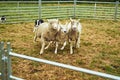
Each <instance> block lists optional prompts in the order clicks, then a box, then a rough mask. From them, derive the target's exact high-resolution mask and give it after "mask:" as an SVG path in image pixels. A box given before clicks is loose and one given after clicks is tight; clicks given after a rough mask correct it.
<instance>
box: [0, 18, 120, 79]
mask: <svg viewBox="0 0 120 80" xmlns="http://www.w3.org/2000/svg"><path fill="white" fill-rule="evenodd" d="M61 22H62V23H64V22H65V20H61ZM80 22H81V24H82V34H81V43H80V48H79V49H75V50H74V54H72V55H71V54H70V51H69V44H67V46H66V47H65V49H64V50H63V51H61V50H60V47H59V50H58V54H54V48H55V47H54V45H52V46H51V47H50V48H49V49H47V50H45V52H44V54H42V55H40V54H39V51H40V48H41V45H40V41H39V39H37V42H36V43H34V42H33V37H34V33H33V32H32V31H33V26H34V23H19V24H0V41H4V42H5V43H6V42H11V47H12V49H13V52H15V53H18V54H24V55H28V56H32V57H36V58H41V59H47V60H51V61H56V62H60V63H65V64H69V65H73V66H77V67H81V68H87V69H91V70H95V71H100V72H105V73H108V74H113V75H117V76H120V22H118V21H116V22H115V21H106V20H81V21H80ZM12 74H13V75H14V76H17V77H20V78H23V79H26V80H109V79H106V78H102V77H98V76H93V75H89V74H85V73H82V72H77V71H73V70H69V69H64V68H60V67H55V66H52V65H48V64H44V63H38V62H34V61H29V60H25V59H20V58H16V57H12Z"/></svg>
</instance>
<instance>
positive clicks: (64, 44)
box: [61, 41, 66, 50]
mask: <svg viewBox="0 0 120 80" xmlns="http://www.w3.org/2000/svg"><path fill="white" fill-rule="evenodd" d="M65 46H66V41H65V42H64V43H63V46H62V47H61V50H63V49H64V48H65Z"/></svg>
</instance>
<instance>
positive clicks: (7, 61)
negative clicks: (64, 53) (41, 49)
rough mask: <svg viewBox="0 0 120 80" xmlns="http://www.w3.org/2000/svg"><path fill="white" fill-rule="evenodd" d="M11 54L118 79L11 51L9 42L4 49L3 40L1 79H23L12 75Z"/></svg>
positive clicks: (0, 58)
mask: <svg viewBox="0 0 120 80" xmlns="http://www.w3.org/2000/svg"><path fill="white" fill-rule="evenodd" d="M12 56H14V57H18V58H23V59H27V60H32V61H36V62H41V63H46V64H50V65H54V66H58V67H62V68H67V69H71V70H74V71H78V72H84V73H88V74H92V75H96V76H100V77H104V78H108V79H114V80H120V77H119V76H114V75H110V74H106V73H101V72H97V71H93V70H88V69H85V68H80V67H76V66H71V65H67V64H62V63H58V62H54V61H49V60H44V59H39V58H35V57H30V56H26V55H21V54H17V53H14V52H11V46H10V43H9V42H8V43H7V49H6V50H4V42H0V77H1V79H2V80H11V79H15V80H24V79H22V78H18V77H15V76H13V75H12V66H11V57H12Z"/></svg>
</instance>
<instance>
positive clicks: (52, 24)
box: [48, 19, 59, 30]
mask: <svg viewBox="0 0 120 80" xmlns="http://www.w3.org/2000/svg"><path fill="white" fill-rule="evenodd" d="M48 23H49V24H50V27H51V28H52V29H54V30H58V27H59V20H58V19H48Z"/></svg>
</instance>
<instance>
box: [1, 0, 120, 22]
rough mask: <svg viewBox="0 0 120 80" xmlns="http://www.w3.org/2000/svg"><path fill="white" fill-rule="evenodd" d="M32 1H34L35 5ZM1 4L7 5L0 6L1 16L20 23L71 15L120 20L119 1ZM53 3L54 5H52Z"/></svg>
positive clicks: (17, 2) (13, 2)
mask: <svg viewBox="0 0 120 80" xmlns="http://www.w3.org/2000/svg"><path fill="white" fill-rule="evenodd" d="M28 3H29V4H28ZM32 3H34V5H33V4H32ZM0 4H4V5H5V6H0V17H1V16H3V15H5V16H6V18H7V19H6V22H5V23H13V22H14V23H15V22H18V23H19V22H23V21H24V22H28V21H31V22H33V21H34V20H35V19H39V18H43V19H47V18H60V19H61V18H62V19H68V18H70V17H74V18H83V19H88V18H89V19H103V20H119V21H120V3H119V1H116V2H96V1H77V0H74V1H41V0H39V1H0ZM7 4H9V5H11V4H13V5H12V6H9V5H7ZM25 4H27V5H25ZM51 4H54V5H52V6H51ZM63 4H68V5H63ZM83 4H84V5H83ZM88 4H89V5H88ZM104 4H105V5H104ZM102 5H103V6H102ZM14 16H19V17H20V18H16V17H14ZM10 17H12V18H10ZM21 17H22V18H21Z"/></svg>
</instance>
